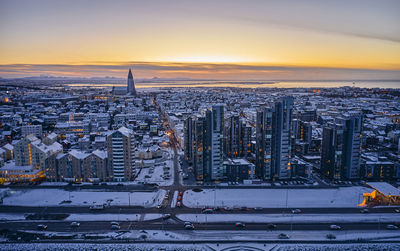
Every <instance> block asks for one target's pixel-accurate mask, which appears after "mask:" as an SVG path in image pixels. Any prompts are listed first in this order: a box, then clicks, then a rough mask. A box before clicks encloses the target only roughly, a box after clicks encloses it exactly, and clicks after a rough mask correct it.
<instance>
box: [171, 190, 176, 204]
mask: <svg viewBox="0 0 400 251" xmlns="http://www.w3.org/2000/svg"><path fill="white" fill-rule="evenodd" d="M177 199H178V191H175V192H174V197H172V201H171V208H175V207H176V200H177Z"/></svg>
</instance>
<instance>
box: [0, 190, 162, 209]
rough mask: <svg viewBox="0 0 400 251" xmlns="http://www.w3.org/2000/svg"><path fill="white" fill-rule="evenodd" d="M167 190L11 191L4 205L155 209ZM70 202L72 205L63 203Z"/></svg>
mask: <svg viewBox="0 0 400 251" xmlns="http://www.w3.org/2000/svg"><path fill="white" fill-rule="evenodd" d="M165 194H166V191H165V190H158V191H156V192H105V191H91V190H80V191H72V192H69V191H65V190H62V189H31V190H12V189H11V190H10V191H9V192H8V196H6V197H4V198H3V205H12V206H32V207H33V206H91V205H94V204H108V202H110V205H111V206H115V205H118V206H129V205H130V206H143V207H155V206H156V205H158V204H160V203H161V201H162V199H163V197H164V195H165ZM68 200H70V201H71V203H62V202H63V201H68Z"/></svg>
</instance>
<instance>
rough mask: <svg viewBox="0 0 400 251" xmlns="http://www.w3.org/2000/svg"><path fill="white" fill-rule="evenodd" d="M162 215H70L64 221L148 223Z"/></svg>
mask: <svg viewBox="0 0 400 251" xmlns="http://www.w3.org/2000/svg"><path fill="white" fill-rule="evenodd" d="M161 217H162V214H70V216H68V217H67V218H66V219H65V220H66V221H149V220H156V219H160V218H161Z"/></svg>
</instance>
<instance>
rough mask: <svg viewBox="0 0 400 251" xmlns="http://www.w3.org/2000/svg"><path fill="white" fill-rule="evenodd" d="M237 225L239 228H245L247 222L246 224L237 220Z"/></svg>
mask: <svg viewBox="0 0 400 251" xmlns="http://www.w3.org/2000/svg"><path fill="white" fill-rule="evenodd" d="M235 227H237V228H245V227H246V224H244V223H242V222H236V223H235Z"/></svg>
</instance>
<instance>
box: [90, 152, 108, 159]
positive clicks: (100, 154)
mask: <svg viewBox="0 0 400 251" xmlns="http://www.w3.org/2000/svg"><path fill="white" fill-rule="evenodd" d="M93 154H94V155H96V156H97V157H99V158H100V159H105V158H107V152H106V151H100V150H95V151H93Z"/></svg>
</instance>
